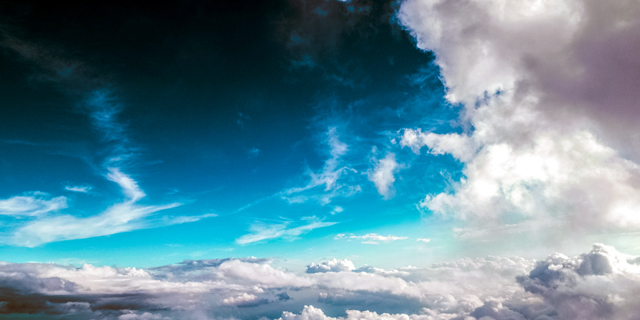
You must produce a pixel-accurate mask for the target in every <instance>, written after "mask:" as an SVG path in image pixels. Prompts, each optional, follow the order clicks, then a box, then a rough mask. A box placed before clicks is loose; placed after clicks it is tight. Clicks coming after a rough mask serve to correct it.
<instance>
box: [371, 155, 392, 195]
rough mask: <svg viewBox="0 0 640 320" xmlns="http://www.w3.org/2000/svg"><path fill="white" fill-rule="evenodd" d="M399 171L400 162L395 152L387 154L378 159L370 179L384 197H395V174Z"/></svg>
mask: <svg viewBox="0 0 640 320" xmlns="http://www.w3.org/2000/svg"><path fill="white" fill-rule="evenodd" d="M397 171H398V163H397V162H396V155H395V154H394V153H389V154H387V155H386V156H385V157H384V158H383V159H379V160H376V163H375V168H374V169H373V171H371V172H369V180H371V181H373V183H374V184H375V185H376V188H377V189H378V193H380V194H381V195H382V196H384V199H389V198H391V197H393V195H394V193H395V190H394V189H393V182H395V181H396V179H395V177H394V176H393V175H394V174H395V173H396V172H397Z"/></svg>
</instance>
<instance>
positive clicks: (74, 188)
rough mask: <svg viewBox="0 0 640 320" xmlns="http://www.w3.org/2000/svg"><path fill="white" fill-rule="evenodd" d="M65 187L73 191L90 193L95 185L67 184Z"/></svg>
mask: <svg viewBox="0 0 640 320" xmlns="http://www.w3.org/2000/svg"><path fill="white" fill-rule="evenodd" d="M64 189H65V190H67V191H71V192H78V193H89V191H91V189H93V187H92V186H90V185H66V186H64Z"/></svg>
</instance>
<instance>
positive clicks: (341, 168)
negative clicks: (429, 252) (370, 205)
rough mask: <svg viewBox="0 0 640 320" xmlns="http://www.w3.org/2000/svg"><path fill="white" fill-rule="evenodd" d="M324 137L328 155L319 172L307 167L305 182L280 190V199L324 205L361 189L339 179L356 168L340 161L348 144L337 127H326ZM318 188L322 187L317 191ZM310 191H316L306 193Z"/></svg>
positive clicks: (347, 148) (354, 171)
mask: <svg viewBox="0 0 640 320" xmlns="http://www.w3.org/2000/svg"><path fill="white" fill-rule="evenodd" d="M324 137H325V139H324V140H323V142H324V143H325V144H326V146H327V147H328V155H329V157H328V158H327V159H326V160H325V161H324V165H323V167H322V169H321V170H320V171H319V172H314V171H312V170H311V169H307V170H306V172H305V175H306V176H308V178H309V181H308V182H307V184H306V185H304V186H302V187H294V188H289V189H286V190H283V191H281V192H280V193H279V195H280V197H281V198H282V199H284V200H286V201H288V202H289V203H302V202H306V201H308V200H310V199H314V200H316V201H318V202H319V203H320V204H322V205H325V204H328V203H330V202H331V199H333V198H335V197H339V196H342V197H349V196H352V195H354V194H356V193H358V192H360V191H361V188H360V186H359V185H351V184H343V183H340V181H339V180H340V178H342V177H343V176H344V175H345V174H347V173H350V172H353V173H357V170H355V169H353V168H351V167H349V166H348V165H345V164H343V163H342V161H341V158H342V157H343V156H344V155H345V154H346V153H347V152H348V151H349V146H348V145H347V144H346V143H344V142H343V141H341V140H340V136H339V135H338V128H337V127H335V126H330V127H328V129H327V131H326V133H325V135H324ZM323 187H324V188H323ZM319 188H323V189H322V190H319V191H317V189H319ZM311 191H316V192H314V193H313V194H308V193H309V192H311Z"/></svg>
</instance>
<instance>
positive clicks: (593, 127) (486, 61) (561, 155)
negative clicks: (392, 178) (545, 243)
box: [399, 0, 640, 231]
mask: <svg viewBox="0 0 640 320" xmlns="http://www.w3.org/2000/svg"><path fill="white" fill-rule="evenodd" d="M638 17H640V3H638V2H637V1H619V2H616V4H615V5H611V6H606V7H602V6H601V3H600V2H598V1H591V0H585V1H579V0H562V1H538V0H531V1H528V0H527V1H499V0H496V1H480V0H477V1H476V0H463V1H453V0H435V1H418V0H407V1H404V2H403V3H402V6H401V9H400V11H399V18H400V20H401V21H402V23H403V24H404V25H405V26H406V27H407V28H408V29H409V31H410V32H411V33H412V35H413V36H414V37H415V38H416V39H417V42H418V46H419V47H420V48H422V49H424V50H431V51H433V52H434V53H435V55H436V63H437V64H438V66H439V67H440V68H441V73H442V77H443V81H444V82H445V84H446V86H447V92H448V94H447V99H448V100H449V101H450V102H452V103H461V104H463V106H464V113H463V116H462V118H461V120H462V121H463V123H464V124H465V126H467V127H469V128H473V129H472V130H468V131H467V132H465V133H461V134H435V133H431V132H422V131H421V130H420V129H406V130H404V132H403V134H402V140H401V142H400V144H401V145H402V146H407V147H410V148H411V149H412V150H413V151H414V152H416V153H419V150H420V148H421V147H422V146H426V147H428V148H429V152H430V153H432V154H436V155H437V154H444V153H446V154H451V155H452V156H453V157H455V158H456V159H458V160H460V161H462V162H463V163H464V165H465V166H464V169H463V173H464V178H463V179H461V180H460V181H458V182H457V183H454V184H453V185H452V186H451V187H452V188H451V191H450V192H443V193H439V194H430V195H427V196H426V198H425V199H424V201H423V202H421V204H420V205H421V206H422V207H423V208H426V209H429V210H430V211H432V212H434V213H436V214H439V215H442V216H446V217H455V218H459V219H462V220H467V221H469V222H472V223H481V224H486V223H488V224H500V223H504V221H509V223H523V222H526V221H529V222H531V224H532V225H541V226H542V225H545V226H548V225H555V227H554V228H564V229H565V231H571V230H580V231H585V230H588V231H593V230H596V231H599V230H611V229H616V230H621V229H622V230H625V229H626V230H630V229H635V228H637V227H638V226H640V219H639V218H638V215H637V214H636V212H637V211H638V210H640V200H638V199H640V184H639V183H638V182H639V181H640V166H638V164H637V161H638V160H640V159H639V158H638V157H637V156H635V154H636V150H638V147H639V146H640V144H638V143H637V142H636V141H638V140H637V139H636V138H631V137H638V136H640V130H638V129H637V128H639V126H638V124H639V123H638V119H640V117H637V115H638V113H637V110H638V109H637V101H638V100H639V99H638V98H639V97H640V96H639V95H640V93H638V92H639V91H638V90H637V84H638V83H640V76H639V75H638V74H637V73H634V74H632V72H631V71H630V70H637V61H636V59H635V58H631V57H637V56H638V55H640V45H637V43H639V42H638V37H639V35H640V32H638V31H640V19H638ZM630 43H633V45H630ZM621 48H624V50H623V49H621ZM634 115H635V116H634ZM548 221H556V222H555V223H543V222H548Z"/></svg>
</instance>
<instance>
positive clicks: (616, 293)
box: [0, 244, 640, 320]
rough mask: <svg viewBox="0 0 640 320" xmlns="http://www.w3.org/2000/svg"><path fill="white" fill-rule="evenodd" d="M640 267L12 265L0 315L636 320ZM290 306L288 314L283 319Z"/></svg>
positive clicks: (600, 249) (562, 261)
mask: <svg viewBox="0 0 640 320" xmlns="http://www.w3.org/2000/svg"><path fill="white" fill-rule="evenodd" d="M638 261H640V260H639V259H638V258H637V257H635V256H630V255H626V254H622V253H620V252H618V251H616V250H615V249H614V248H613V247H609V246H605V245H602V244H596V245H594V246H593V249H592V250H591V251H590V252H588V253H585V254H582V255H579V256H576V257H573V258H569V257H566V256H564V255H562V254H552V255H550V256H549V257H548V258H547V259H545V260H541V261H537V262H534V261H532V260H526V259H522V258H517V257H512V258H503V257H487V258H473V259H471V258H466V259H461V260H457V261H453V262H449V263H440V264H434V265H433V266H431V267H429V268H415V267H407V268H401V269H393V270H384V269H378V268H374V267H369V266H365V267H361V268H358V269H356V268H355V266H354V265H353V263H352V262H351V261H349V260H338V259H333V260H329V261H325V262H321V263H312V264H310V265H309V266H308V267H307V273H303V274H298V273H294V272H290V271H286V270H282V269H278V268H275V267H272V266H271V265H270V261H269V260H265V259H257V258H241V259H239V258H230V259H214V260H187V261H184V262H182V263H180V264H176V265H167V266H162V267H157V268H151V269H146V270H145V269H137V268H116V267H107V266H104V267H99V266H93V265H89V264H85V265H83V266H82V267H79V268H76V267H71V266H69V267H65V266H60V265H54V264H38V263H26V264H14V263H3V264H0V291H1V292H2V301H3V303H2V304H1V305H0V313H3V314H8V313H29V314H40V315H41V316H42V317H43V318H47V317H48V316H51V317H57V316H60V315H62V316H64V317H65V318H66V319H82V318H93V317H99V318H104V319H164V318H169V319H175V318H180V319H219V318H232V317H236V318H237V317H262V316H266V317H267V318H270V319H275V318H278V317H280V318H281V319H283V320H284V319H327V320H331V319H335V318H338V319H362V318H367V319H413V320H421V319H425V320H426V319H484V320H488V319H496V320H497V319H531V320H534V319H538V320H543V319H558V320H560V319H630V318H633V316H634V315H635V316H637V314H638V313H639V312H640V309H638V305H640V301H639V300H638V298H637V297H638V296H639V295H638V294H637V293H638V292H639V290H640V266H639V265H638V264H636V262H638ZM282 310H285V312H284V313H282Z"/></svg>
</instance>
